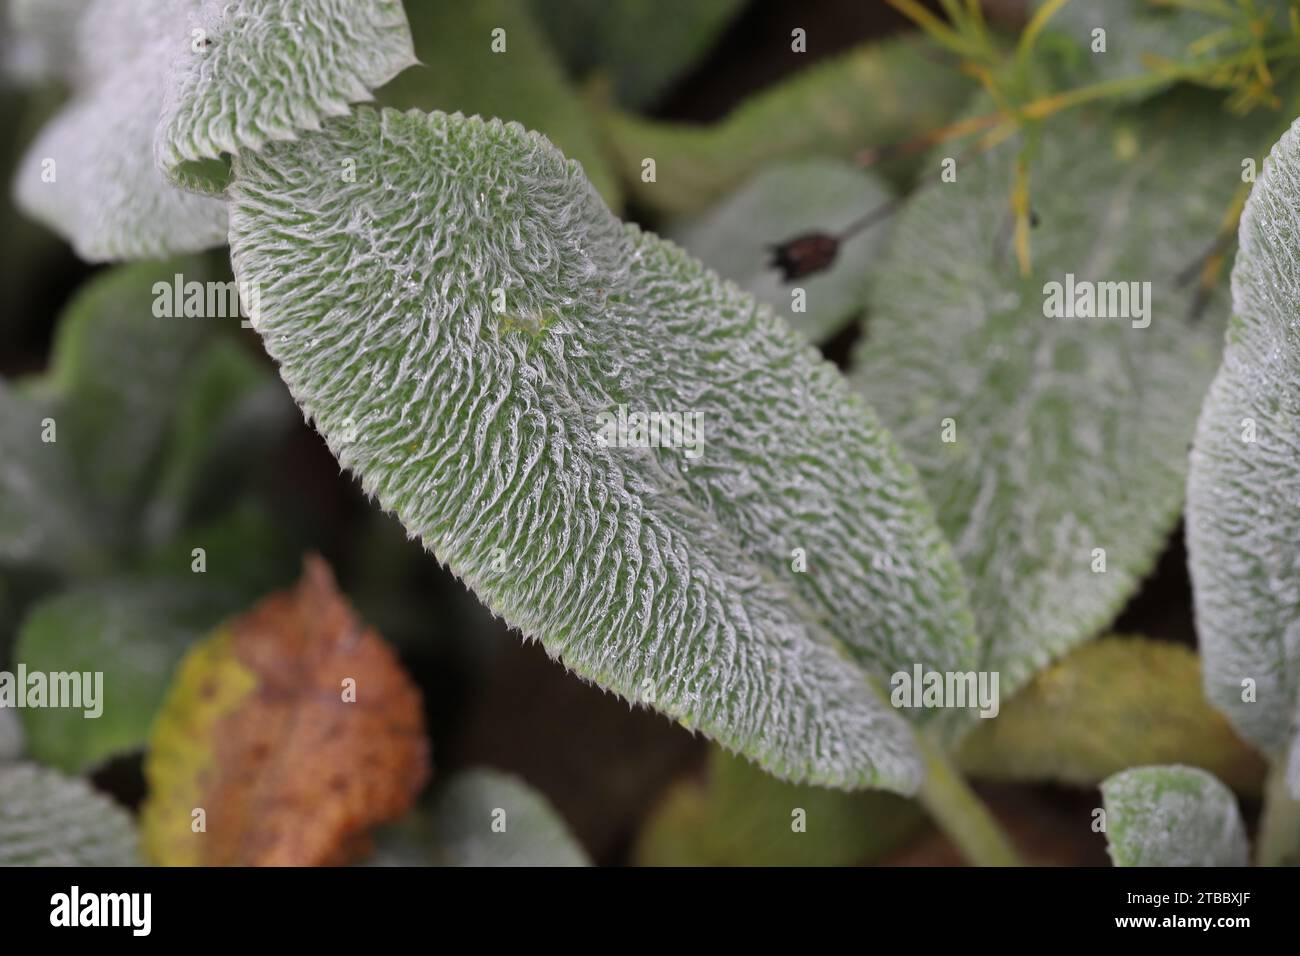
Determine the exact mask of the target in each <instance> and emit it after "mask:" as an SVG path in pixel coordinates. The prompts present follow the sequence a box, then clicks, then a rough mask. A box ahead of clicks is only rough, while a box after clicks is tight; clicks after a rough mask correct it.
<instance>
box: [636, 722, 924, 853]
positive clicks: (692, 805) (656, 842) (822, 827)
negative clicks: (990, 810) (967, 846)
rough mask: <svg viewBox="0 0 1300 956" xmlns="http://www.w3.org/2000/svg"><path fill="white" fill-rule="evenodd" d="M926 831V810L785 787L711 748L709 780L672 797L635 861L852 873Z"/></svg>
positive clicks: (683, 786) (877, 796) (878, 797)
mask: <svg viewBox="0 0 1300 956" xmlns="http://www.w3.org/2000/svg"><path fill="white" fill-rule="evenodd" d="M799 811H802V813H800V812H799ZM924 825H925V814H924V813H923V812H922V811H921V808H920V807H919V806H918V805H917V804H916V803H914V802H912V801H910V800H905V799H903V798H902V797H898V796H895V795H894V794H892V793H842V792H840V791H837V790H827V789H824V788H822V787H801V786H798V785H796V784H791V783H785V782H784V781H781V780H777V779H776V778H775V777H772V776H769V775H768V774H765V773H763V771H761V770H759V769H758V768H757V767H755V766H754V765H753V764H752V763H750V762H749V761H747V760H743V759H741V758H739V757H733V756H731V755H730V754H727V753H725V752H724V751H722V750H720V749H717V748H714V749H713V750H712V751H711V752H710V755H709V766H708V779H707V780H706V781H703V782H700V781H694V780H688V781H684V782H682V783H679V784H677V785H676V786H674V787H673V788H672V789H671V790H669V791H668V793H667V795H666V796H665V797H664V799H663V801H662V802H661V803H660V805H659V807H658V809H657V810H656V811H655V813H654V815H653V816H652V817H651V818H650V822H649V823H647V824H646V827H645V829H644V830H643V831H642V832H641V835H640V836H639V837H638V838H637V845H636V849H635V851H634V853H633V856H634V858H635V860H636V862H637V863H638V864H639V865H641V866H854V865H861V864H867V863H874V862H877V861H879V860H881V859H882V858H884V857H885V856H887V855H889V854H890V853H892V852H893V851H895V850H898V849H900V848H901V847H903V846H904V845H906V843H907V842H908V841H909V840H910V839H911V838H912V837H914V836H915V835H916V834H917V833H918V832H920V831H921V830H922V829H923V828H924Z"/></svg>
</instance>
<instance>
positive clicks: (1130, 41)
mask: <svg viewBox="0 0 1300 956" xmlns="http://www.w3.org/2000/svg"><path fill="white" fill-rule="evenodd" d="M1045 3H1047V0H1034V6H1035V7H1042V6H1043V5H1044V4H1045ZM1270 6H1273V7H1274V8H1275V9H1274V12H1273V13H1271V14H1268V15H1270V16H1276V17H1277V18H1278V25H1279V26H1285V16H1286V14H1285V13H1284V12H1283V11H1285V9H1286V4H1281V3H1279V4H1273V5H1270ZM1223 27H1224V21H1223V19H1222V17H1220V16H1219V15H1218V14H1216V13H1214V12H1208V11H1205V10H1197V9H1195V7H1194V5H1192V4H1185V5H1184V4H1167V3H1159V2H1152V0H1092V2H1089V3H1067V4H1065V5H1064V6H1062V7H1060V8H1059V9H1058V10H1057V11H1056V12H1055V13H1054V14H1053V15H1052V17H1051V19H1050V20H1049V21H1048V22H1047V26H1046V28H1045V31H1044V35H1043V41H1042V42H1047V41H1048V39H1049V38H1050V39H1056V38H1059V39H1060V41H1061V44H1062V45H1061V49H1068V51H1069V52H1068V54H1067V55H1066V56H1065V57H1064V58H1063V59H1064V60H1065V65H1066V66H1067V70H1068V72H1069V74H1070V77H1069V80H1068V82H1069V84H1070V85H1072V86H1081V85H1083V84H1087V83H1102V82H1113V81H1116V80H1123V79H1132V78H1136V77H1140V76H1152V77H1153V82H1152V83H1151V84H1150V85H1143V86H1141V87H1138V88H1135V89H1133V90H1132V91H1130V92H1127V93H1121V92H1119V91H1116V98H1117V99H1123V100H1128V101H1137V100H1141V99H1145V98H1147V97H1151V96H1154V95H1156V94H1157V93H1160V92H1162V91H1163V90H1165V89H1168V88H1169V87H1171V86H1173V85H1174V84H1175V83H1177V82H1178V80H1179V74H1178V72H1177V71H1174V70H1171V69H1169V65H1170V62H1171V61H1172V62H1180V63H1183V62H1187V61H1189V60H1194V59H1195V57H1193V56H1192V55H1191V52H1190V51H1191V48H1192V46H1193V44H1195V43H1196V41H1197V40H1200V39H1202V38H1205V37H1208V36H1210V35H1211V34H1216V35H1218V37H1219V38H1220V39H1219V42H1218V43H1216V44H1215V45H1214V46H1213V47H1212V48H1211V49H1212V51H1213V53H1212V55H1213V56H1215V57H1220V56H1226V55H1227V54H1228V53H1229V52H1230V51H1231V47H1232V43H1233V42H1234V41H1232V40H1227V41H1225V40H1224V39H1223V34H1224V33H1226V32H1228V31H1225V30H1224V29H1223ZM1161 73H1163V74H1164V77H1165V79H1164V80H1163V81H1160V80H1157V79H1155V77H1158V76H1159V75H1160V74H1161Z"/></svg>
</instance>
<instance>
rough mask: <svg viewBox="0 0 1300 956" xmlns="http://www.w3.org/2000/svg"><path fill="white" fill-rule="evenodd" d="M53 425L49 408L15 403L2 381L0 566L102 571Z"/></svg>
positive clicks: (37, 402)
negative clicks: (2, 563)
mask: <svg viewBox="0 0 1300 956" xmlns="http://www.w3.org/2000/svg"><path fill="white" fill-rule="evenodd" d="M33 390H34V389H33ZM58 424H59V422H58V413H57V411H56V407H55V404H54V402H52V401H49V400H48V399H47V397H46V396H43V395H42V396H36V395H20V394H18V393H16V392H15V390H14V389H13V388H11V387H10V386H9V385H8V384H7V383H5V381H4V380H3V379H0V561H5V562H12V563H14V564H24V565H34V566H38V567H42V568H47V569H50V570H61V571H82V572H88V571H94V570H102V569H103V565H104V563H105V558H104V545H103V541H102V539H101V536H100V534H99V533H98V530H97V528H96V527H95V526H94V525H93V524H92V522H91V519H90V514H91V509H90V508H89V507H88V506H87V503H86V501H85V500H84V499H83V498H82V492H81V489H80V488H79V487H78V486H77V484H76V483H75V481H74V480H73V474H74V472H75V469H74V467H73V464H72V458H71V456H70V455H69V454H68V448H67V444H66V442H65V443H63V444H60V443H59V441H58V438H59V431H58Z"/></svg>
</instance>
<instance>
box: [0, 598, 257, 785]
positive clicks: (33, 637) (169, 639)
mask: <svg viewBox="0 0 1300 956" xmlns="http://www.w3.org/2000/svg"><path fill="white" fill-rule="evenodd" d="M235 606H236V605H235V603H234V600H233V599H232V597H231V596H229V595H227V596H225V598H224V600H223V598H222V595H221V594H220V592H219V591H218V590H217V589H215V588H214V587H213V586H211V585H209V584H207V583H206V582H204V583H201V584H200V583H198V582H197V581H195V580H191V581H189V582H181V581H167V580H163V579H153V580H148V579H145V580H119V581H108V582H102V583H99V584H93V585H84V586H81V587H76V588H73V589H70V590H67V591H63V592H61V593H59V594H58V595H56V596H54V597H52V598H48V599H46V600H44V601H41V602H40V603H39V604H37V605H36V606H35V607H34V608H33V609H32V610H31V612H30V613H29V615H28V617H27V620H26V622H25V623H24V624H23V626H22V629H21V630H20V632H19V635H18V643H17V645H16V647H15V648H14V660H15V662H16V663H18V662H20V663H23V664H26V665H27V670H28V672H29V673H30V672H33V671H41V672H45V673H54V672H59V671H72V672H80V673H83V674H86V675H89V674H93V673H95V672H100V673H102V674H103V685H102V697H101V699H100V700H99V702H98V703H99V705H100V706H101V707H102V713H101V714H100V715H99V716H97V717H94V718H89V717H86V716H85V708H66V707H41V708H32V707H29V708H25V709H23V710H21V711H20V712H19V713H21V715H22V719H23V724H24V727H25V729H26V735H27V751H28V753H29V754H30V755H31V757H32V758H33V759H35V760H38V761H40V762H41V763H43V764H46V765H48V766H51V767H56V768H58V769H60V770H64V771H67V772H69V773H81V772H83V771H86V770H90V769H92V768H94V767H96V766H98V765H99V764H101V763H102V762H103V761H105V760H106V759H108V758H109V757H113V756H117V755H119V754H123V753H128V752H131V751H136V750H140V749H142V748H143V747H144V743H145V740H146V738H147V737H148V734H149V728H150V726H151V725H152V723H153V719H154V715H155V713H156V712H157V710H158V707H159V705H160V704H161V703H162V700H163V696H164V695H165V693H166V691H167V687H168V686H169V684H170V683H171V678H172V671H173V670H174V668H175V666H176V664H177V662H178V661H179V660H180V659H181V657H182V656H183V655H184V654H185V652H186V651H187V650H188V649H189V647H190V645H191V644H193V643H194V641H196V640H197V639H198V638H199V636H200V635H202V634H204V633H205V632H207V631H208V630H210V629H211V628H213V627H214V626H216V624H217V623H218V622H220V621H221V619H222V618H223V617H225V616H226V615H227V614H229V613H230V612H231V611H232V610H234V608H235ZM86 679H89V678H88V677H87V678H86Z"/></svg>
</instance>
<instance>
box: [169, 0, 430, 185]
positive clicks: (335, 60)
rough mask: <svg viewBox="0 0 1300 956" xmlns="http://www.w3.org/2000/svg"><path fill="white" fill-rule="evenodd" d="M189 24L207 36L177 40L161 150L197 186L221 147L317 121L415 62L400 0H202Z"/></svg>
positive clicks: (173, 170)
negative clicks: (181, 43) (192, 40)
mask: <svg viewBox="0 0 1300 956" xmlns="http://www.w3.org/2000/svg"><path fill="white" fill-rule="evenodd" d="M430 5H431V6H432V4H430ZM438 5H439V6H448V7H450V6H452V5H450V4H438ZM190 30H191V31H193V30H201V31H203V40H205V41H206V42H202V41H200V40H195V41H194V42H189V43H186V44H184V45H176V46H175V47H174V54H175V55H174V58H173V59H172V61H171V71H170V73H169V74H168V76H167V94H166V97H165V99H164V102H163V105H162V119H161V120H160V121H159V122H158V127H157V141H156V146H155V149H156V157H157V161H158V165H159V166H160V167H161V168H162V169H163V170H164V171H165V172H166V173H167V174H168V175H169V176H173V177H174V178H176V179H177V180H178V181H179V182H181V183H184V184H185V185H188V186H190V187H192V188H198V189H208V190H211V189H212V188H213V186H214V185H215V184H214V183H213V182H212V181H211V179H210V176H211V171H212V168H213V167H212V166H211V163H210V161H213V160H218V159H220V157H221V155H222V154H223V153H232V154H234V153H238V152H240V151H241V150H245V149H253V150H256V149H261V148H262V145H263V144H264V143H266V142H267V141H269V140H285V139H293V138H294V137H295V136H297V134H298V133H299V131H301V130H308V129H317V128H319V127H320V123H321V120H323V119H324V118H325V117H327V116H341V115H344V114H346V113H347V112H348V108H349V105H350V104H352V103H356V102H359V101H361V100H368V99H370V98H371V93H370V91H371V90H373V89H375V88H376V87H379V86H381V85H382V84H384V83H385V82H387V81H388V80H390V79H392V78H393V77H394V76H396V75H397V74H398V73H400V72H401V71H402V70H404V69H405V68H406V67H408V66H410V65H411V64H413V63H414V62H415V54H414V51H413V49H412V45H411V31H410V27H409V26H408V25H407V22H406V14H405V12H404V11H403V9H402V3H401V0H202V2H201V3H198V4H197V8H196V9H195V10H194V11H193V14H192V16H191V19H190ZM190 35H191V37H192V36H193V34H192V33H191V34H190ZM155 119H157V116H155Z"/></svg>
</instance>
